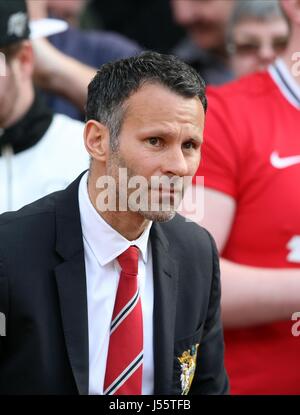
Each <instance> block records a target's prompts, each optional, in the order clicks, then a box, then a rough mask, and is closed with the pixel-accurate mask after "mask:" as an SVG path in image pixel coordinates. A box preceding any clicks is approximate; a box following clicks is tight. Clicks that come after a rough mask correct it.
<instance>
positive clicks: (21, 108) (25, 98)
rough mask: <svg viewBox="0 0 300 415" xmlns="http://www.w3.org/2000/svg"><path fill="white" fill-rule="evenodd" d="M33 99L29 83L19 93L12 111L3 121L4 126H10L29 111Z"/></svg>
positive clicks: (32, 90)
mask: <svg viewBox="0 0 300 415" xmlns="http://www.w3.org/2000/svg"><path fill="white" fill-rule="evenodd" d="M33 101H34V89H33V85H32V84H30V85H28V86H27V87H24V90H23V91H22V94H20V95H19V97H18V99H17V101H16V103H15V106H14V110H13V113H12V114H11V116H10V117H9V118H8V119H7V121H6V122H5V125H4V128H8V127H11V126H12V125H14V124H16V123H17V122H18V121H19V120H21V118H23V117H24V115H25V114H26V113H27V112H28V111H29V109H30V107H31V105H32V104H33Z"/></svg>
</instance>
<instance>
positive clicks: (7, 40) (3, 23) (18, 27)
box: [0, 0, 30, 47]
mask: <svg viewBox="0 0 300 415" xmlns="http://www.w3.org/2000/svg"><path fill="white" fill-rule="evenodd" d="M29 33H30V31H29V25H28V13H27V7H26V2H25V0H0V47H5V46H9V45H11V44H13V43H16V42H19V41H21V40H24V39H28V38H29Z"/></svg>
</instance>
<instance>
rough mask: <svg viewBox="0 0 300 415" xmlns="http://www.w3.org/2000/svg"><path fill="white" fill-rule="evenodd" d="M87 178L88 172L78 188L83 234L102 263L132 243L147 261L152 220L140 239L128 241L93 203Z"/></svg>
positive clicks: (111, 258)
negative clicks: (102, 215)
mask: <svg viewBox="0 0 300 415" xmlns="http://www.w3.org/2000/svg"><path fill="white" fill-rule="evenodd" d="M87 179H88V172H86V173H85V174H84V175H83V176H82V178H81V180H80V184H79V190H78V198H79V210H80V219H81V226H82V234H83V238H84V239H85V241H86V242H87V244H88V245H89V247H90V248H91V250H92V251H93V253H94V255H95V256H96V258H97V260H98V261H99V263H100V265H101V266H104V265H106V264H108V263H109V262H110V261H112V260H114V259H116V258H117V257H118V256H119V255H120V254H122V253H123V252H124V251H126V249H128V248H129V247H130V246H132V245H135V246H137V247H138V248H139V249H140V252H141V254H142V259H143V261H144V262H145V263H147V260H148V240H149V233H150V229H151V225H152V222H150V223H149V224H148V226H147V228H146V229H145V230H144V232H143V233H142V235H141V236H140V237H139V238H138V239H136V240H134V241H128V240H127V239H126V238H124V237H123V236H122V235H121V234H120V233H119V232H117V231H116V230H115V229H113V228H112V227H111V226H110V225H109V224H108V223H107V222H105V220H104V219H103V218H102V217H101V216H100V214H99V213H98V212H97V211H96V209H95V208H94V206H93V205H92V202H91V200H90V197H89V194H88V190H87Z"/></svg>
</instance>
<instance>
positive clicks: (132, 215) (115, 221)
mask: <svg viewBox="0 0 300 415" xmlns="http://www.w3.org/2000/svg"><path fill="white" fill-rule="evenodd" d="M97 177H100V175H98V176H97ZM96 182H97V179H96V175H95V174H93V173H92V171H90V176H89V179H88V194H89V198H90V200H91V202H92V205H93V207H94V208H95V209H96V211H97V212H98V213H99V215H100V216H101V217H102V218H103V219H104V220H105V222H106V223H108V224H109V225H110V226H111V227H112V228H113V229H115V230H116V231H117V232H118V233H119V234H120V235H122V236H123V237H124V238H126V239H127V240H128V241H133V240H135V239H137V238H138V237H139V236H141V234H142V233H143V232H144V230H145V229H146V227H147V225H148V224H149V221H148V220H147V219H145V218H144V217H143V216H142V215H141V214H139V213H138V212H132V211H129V210H127V211H126V212H123V211H105V212H102V211H99V209H98V208H97V197H98V195H99V192H97V187H96Z"/></svg>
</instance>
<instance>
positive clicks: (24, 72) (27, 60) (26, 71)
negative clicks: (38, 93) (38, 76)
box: [16, 40, 34, 79]
mask: <svg viewBox="0 0 300 415" xmlns="http://www.w3.org/2000/svg"><path fill="white" fill-rule="evenodd" d="M16 58H17V60H18V63H19V66H20V69H21V71H20V72H21V77H22V78H23V79H28V78H30V79H31V78H32V74H33V68H34V54H33V49H32V45H31V42H30V41H28V40H25V41H23V42H22V47H21V48H20V50H19V51H18V53H17V55H16Z"/></svg>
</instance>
